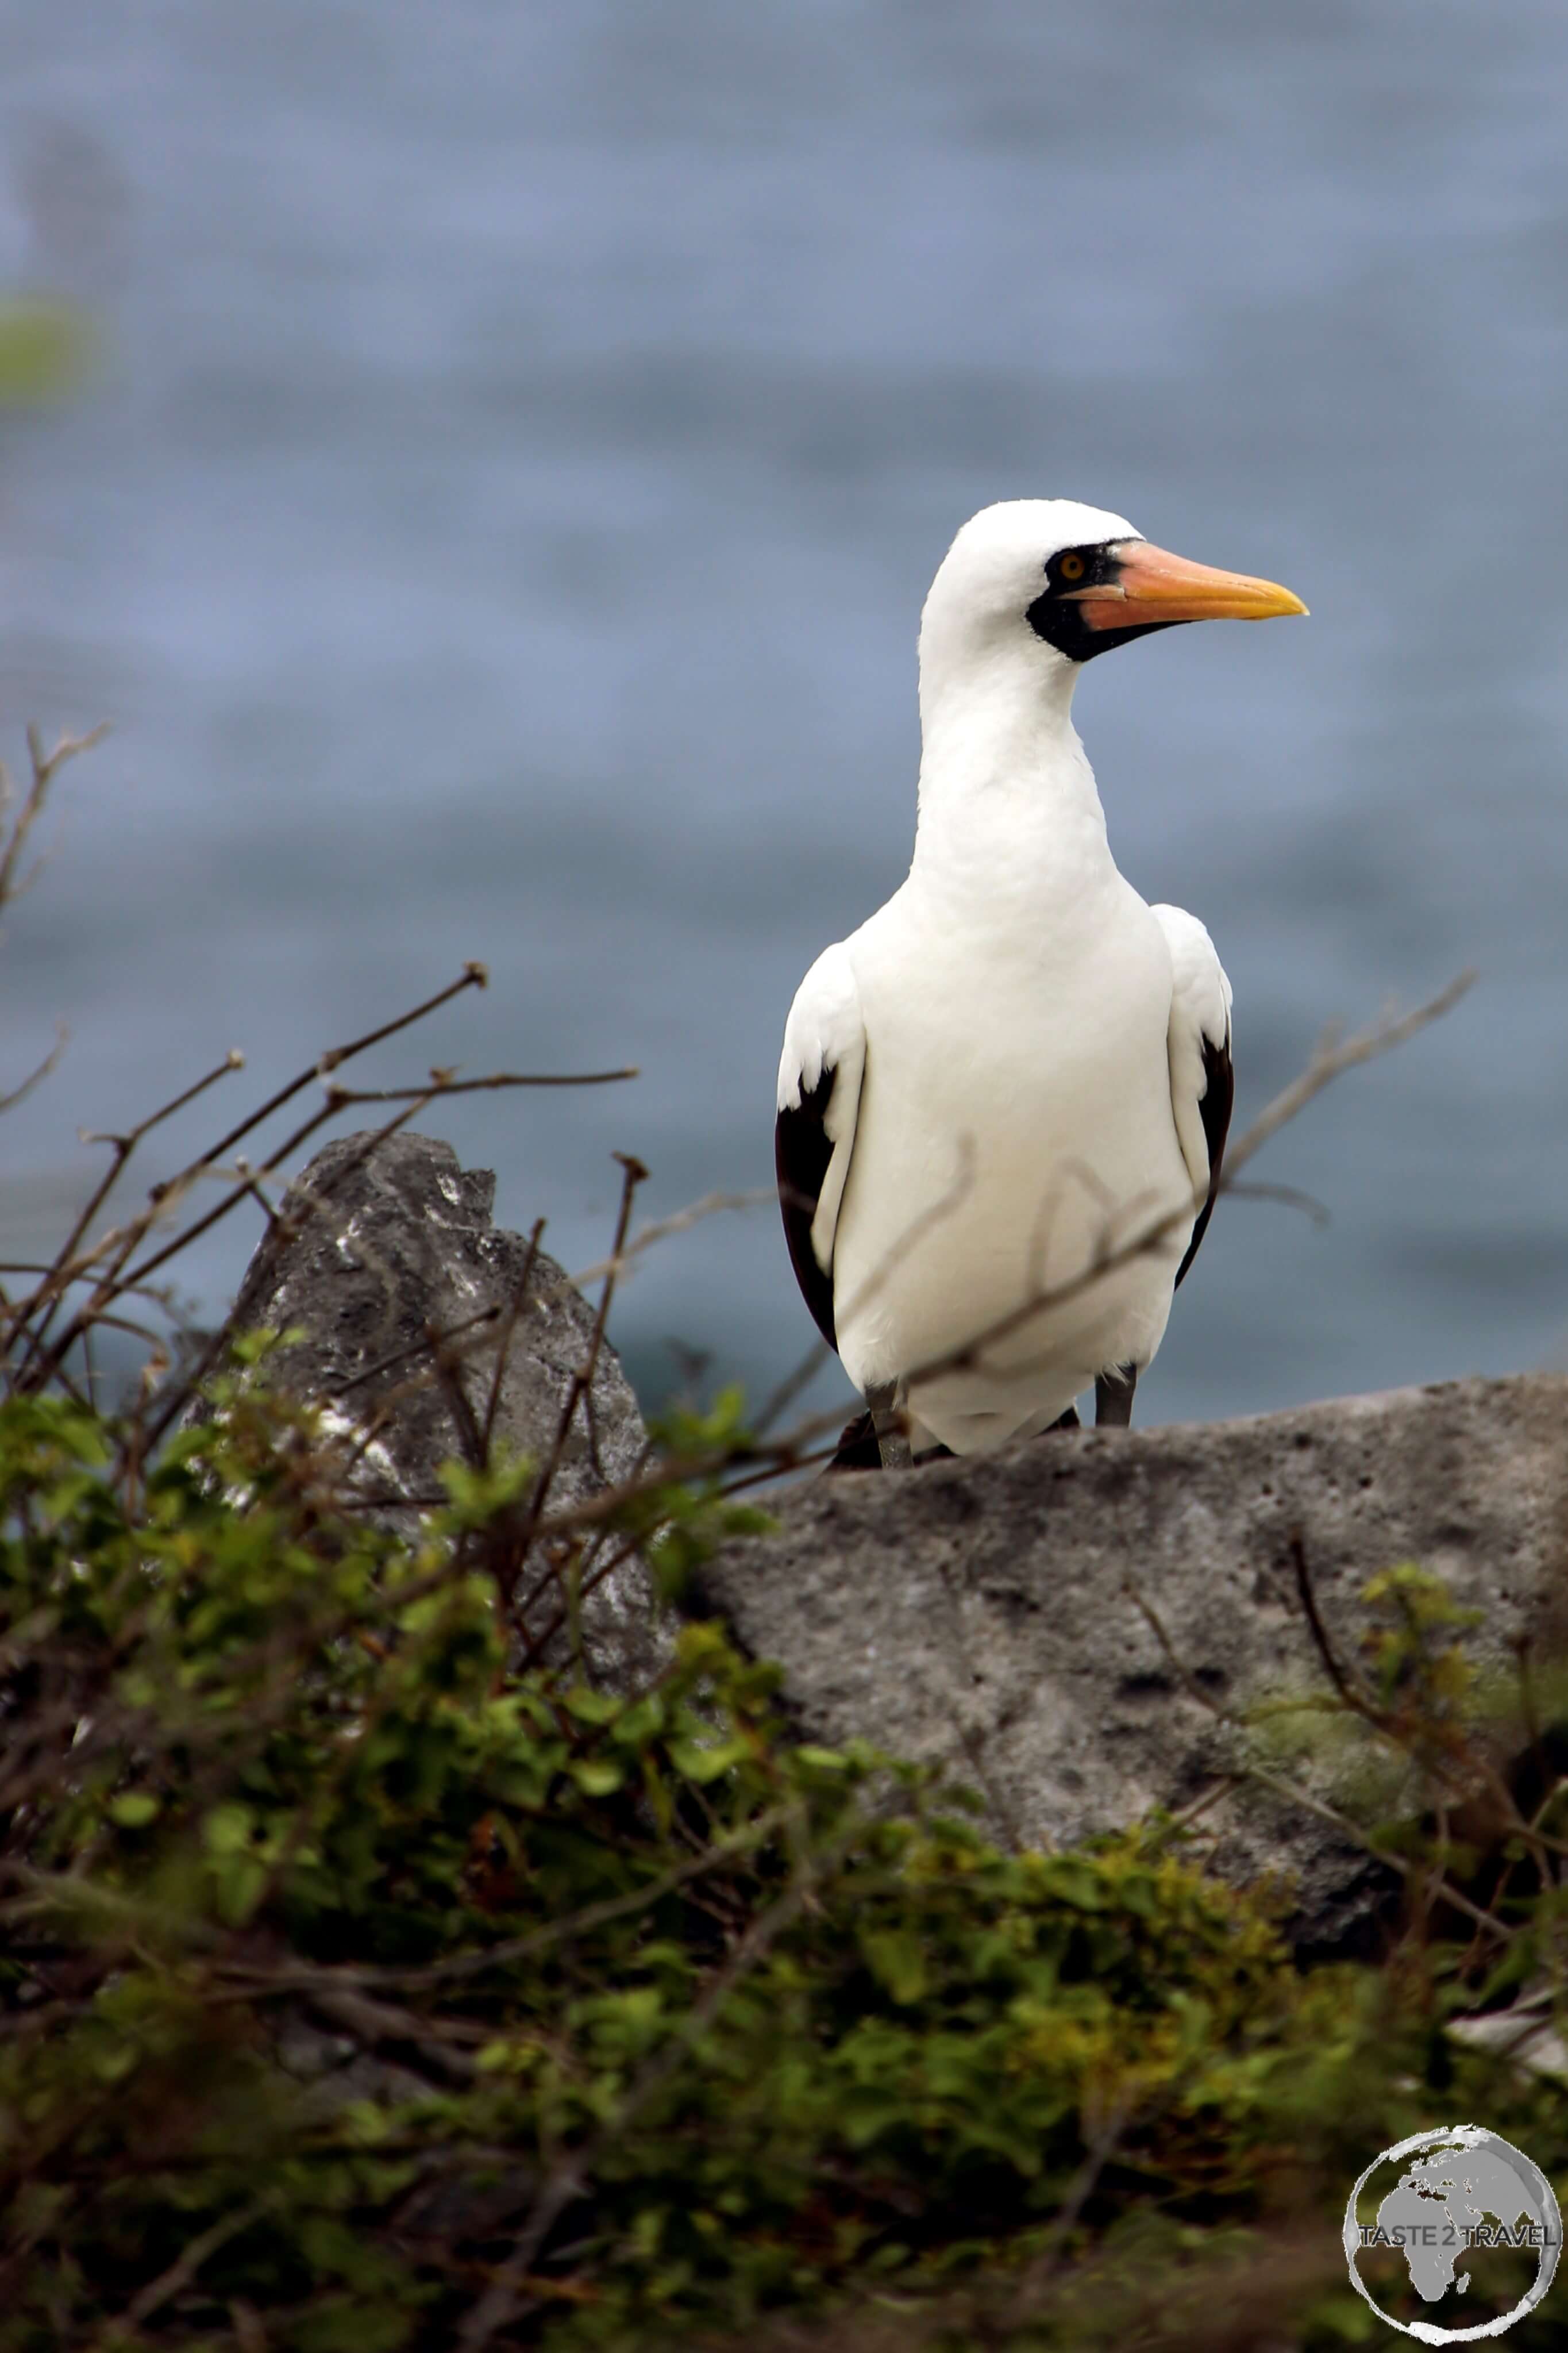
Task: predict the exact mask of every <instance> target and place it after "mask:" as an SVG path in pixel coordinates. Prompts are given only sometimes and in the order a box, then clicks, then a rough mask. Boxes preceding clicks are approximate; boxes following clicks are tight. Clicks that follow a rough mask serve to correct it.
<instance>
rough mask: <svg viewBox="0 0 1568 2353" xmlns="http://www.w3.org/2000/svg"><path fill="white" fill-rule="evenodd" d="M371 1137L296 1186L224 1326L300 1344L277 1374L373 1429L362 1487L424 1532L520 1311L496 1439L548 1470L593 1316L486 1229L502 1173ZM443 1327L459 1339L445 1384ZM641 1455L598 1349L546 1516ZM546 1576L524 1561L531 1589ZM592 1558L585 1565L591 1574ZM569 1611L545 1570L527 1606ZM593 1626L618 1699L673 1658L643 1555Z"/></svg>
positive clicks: (639, 1425) (332, 1148) (409, 1143)
mask: <svg viewBox="0 0 1568 2353" xmlns="http://www.w3.org/2000/svg"><path fill="white" fill-rule="evenodd" d="M372 1144H373V1138H372V1137H370V1136H368V1135H363V1134H362V1135H348V1136H344V1137H342V1139H341V1140H340V1141H339V1142H337V1143H335V1144H330V1145H327V1147H326V1149H325V1150H324V1151H322V1152H320V1153H318V1154H317V1155H316V1157H315V1158H314V1159H313V1160H312V1161H311V1162H310V1166H309V1167H308V1168H306V1169H305V1171H304V1172H303V1174H302V1175H301V1176H300V1177H298V1178H297V1179H296V1181H295V1183H294V1184H293V1185H292V1186H291V1187H289V1192H288V1193H287V1194H286V1195H285V1197H284V1199H283V1202H282V1204H281V1209H280V1222H279V1226H278V1227H277V1228H276V1229H274V1230H273V1231H272V1232H271V1233H269V1234H268V1237H267V1238H266V1239H265V1240H263V1242H262V1243H261V1246H260V1247H259V1249H258V1250H257V1253H256V1255H255V1257H254V1259H253V1260H252V1261H251V1263H250V1266H249V1268H248V1269H247V1273H246V1277H245V1282H244V1283H243V1285H242V1287H241V1290H240V1293H239V1297H238V1300H237V1303H236V1305H235V1309H234V1313H233V1314H232V1315H231V1317H230V1318H229V1329H230V1330H231V1331H234V1332H246V1331H253V1330H256V1329H258V1328H265V1329H269V1330H272V1331H279V1332H286V1331H290V1330H293V1329H296V1328H298V1329H299V1330H300V1331H302V1332H303V1333H304V1335H305V1337H304V1339H303V1340H301V1341H300V1342H298V1343H297V1344H296V1345H292V1346H290V1347H289V1348H287V1349H283V1350H281V1351H279V1353H278V1354H277V1355H276V1356H273V1357H272V1358H270V1359H269V1363H268V1373H269V1377H271V1378H272V1379H274V1380H276V1381H277V1382H278V1383H279V1385H280V1386H281V1387H283V1388H287V1389H289V1390H290V1391H291V1392H292V1393H293V1394H294V1395H296V1396H300V1397H306V1398H314V1399H317V1400H319V1401H321V1403H322V1404H323V1405H324V1406H325V1407H326V1409H327V1410H328V1413H329V1415H330V1416H331V1417H332V1418H333V1419H334V1420H336V1421H337V1422H338V1424H339V1425H340V1426H341V1427H342V1428H343V1429H345V1430H352V1431H353V1432H354V1433H355V1434H356V1435H362V1434H363V1433H366V1432H368V1431H371V1430H373V1429H374V1434H373V1435H371V1436H370V1437H369V1440H368V1443H367V1444H366V1445H365V1447H364V1451H363V1455H362V1457H361V1458H360V1461H359V1463H358V1466H357V1468H356V1470H355V1472H354V1473H353V1478H354V1481H355V1482H356V1485H357V1490H358V1493H360V1495H361V1496H362V1497H363V1500H364V1501H365V1502H366V1503H367V1504H374V1505H375V1506H377V1507H378V1508H380V1509H381V1510H383V1511H384V1513H385V1514H386V1515H387V1517H388V1518H389V1519H391V1520H392V1521H393V1522H394V1523H395V1524H402V1525H411V1524H412V1522H413V1520H414V1518H415V1516H416V1514H417V1512H418V1510H419V1508H420V1507H421V1506H422V1505H424V1504H428V1503H429V1502H430V1501H432V1500H437V1501H439V1500H441V1489H440V1482H439V1476H438V1474H439V1471H440V1466H441V1464H442V1463H443V1462H446V1461H451V1460H453V1459H454V1458H457V1459H459V1460H460V1459H463V1458H465V1457H472V1455H473V1454H474V1452H475V1451H476V1449H475V1434H476V1431H479V1432H482V1430H483V1428H484V1424H485V1420H486V1415H487V1411H488V1408H489V1397H490V1388H491V1383H492V1381H493V1379H494V1376H495V1367H496V1360H497V1356H498V1353H499V1352H500V1346H501V1343H502V1335H503V1333H504V1332H505V1331H506V1325H507V1323H508V1320H509V1318H510V1315H511V1311H512V1310H513V1308H514V1306H515V1307H516V1310H517V1312H516V1317H515V1322H513V1323H512V1324H511V1328H510V1334H509V1335H507V1337H508V1345H507V1349H506V1362H505V1367H504V1370H503V1372H502V1375H501V1380H500V1391H499V1394H498V1397H497V1400H496V1411H495V1417H494V1424H493V1429H494V1435H495V1437H496V1438H497V1439H498V1440H501V1441H503V1442H504V1443H505V1444H507V1445H509V1446H510V1447H511V1448H513V1449H515V1450H517V1451H521V1452H522V1453H525V1454H527V1455H528V1456H529V1457H530V1458H531V1460H532V1461H535V1462H543V1461H546V1460H548V1458H549V1457H550V1455H551V1452H552V1449H553V1447H554V1444H555V1440H556V1433H557V1430H558V1429H559V1426H560V1423H561V1419H562V1416H563V1412H564V1409H565V1405H566V1400H567V1396H568V1393H569V1390H570V1387H571V1382H572V1377H573V1374H574V1371H575V1370H576V1368H577V1367H578V1366H580V1365H581V1364H582V1363H583V1362H584V1358H585V1355H586V1351H587V1348H588V1345H589V1340H590V1335H591V1334H592V1331H593V1324H594V1311H593V1309H592V1308H591V1307H590V1306H589V1304H588V1303H587V1301H586V1300H585V1299H584V1297H583V1294H582V1293H581V1292H579V1291H578V1290H577V1289H576V1288H575V1287H574V1284H573V1283H572V1282H571V1281H570V1280H569V1278H568V1277H567V1276H566V1275H565V1274H564V1273H563V1270H562V1269H561V1268H560V1267H559V1266H557V1264H556V1263H555V1261H554V1260H553V1259H552V1258H548V1257H546V1256H545V1254H544V1253H543V1252H542V1251H537V1252H535V1253H534V1255H533V1260H532V1263H531V1266H530V1263H529V1246H528V1244H527V1243H526V1242H525V1241H524V1240H522V1239H521V1237H520V1236H519V1235H517V1234H511V1233H507V1232H505V1231H502V1230H498V1229H497V1228H496V1227H494V1226H493V1225H492V1224H491V1223H490V1208H491V1204H492V1202H493V1200H494V1198H495V1178H494V1176H491V1175H490V1174H489V1172H488V1171H486V1170H482V1169H468V1170H465V1169H463V1168H461V1167H459V1166H458V1156H457V1155H456V1153H455V1152H454V1151H453V1150H452V1147H451V1145H448V1144H442V1143H440V1142H438V1141H437V1139H436V1138H434V1137H432V1136H425V1135H410V1134H399V1135H395V1136H390V1137H387V1138H385V1139H384V1140H383V1141H382V1142H380V1143H376V1144H374V1149H371V1148H370V1147H371V1146H372ZM525 1271H526V1272H527V1276H528V1281H527V1288H526V1293H523V1291H522V1288H521V1286H522V1282H523V1276H524V1273H525ZM487 1317H488V1318H489V1320H488V1321H484V1320H478V1319H485V1318H487ZM464 1327H467V1328H466V1329H465V1328H464ZM433 1330H434V1331H436V1332H438V1333H441V1334H444V1335H449V1346H448V1348H447V1351H446V1353H447V1357H448V1366H447V1370H446V1371H445V1372H444V1373H442V1374H439V1375H437V1373H436V1370H435V1367H434V1364H433V1352H432V1350H431V1347H430V1345H429V1335H430V1334H431V1332H432V1331H433ZM383 1412H384V1416H385V1419H384V1421H382V1422H381V1426H380V1427H375V1426H374V1425H375V1424H376V1423H377V1421H378V1419H379V1418H380V1417H381V1416H382V1414H383ZM646 1453H647V1431H646V1430H645V1429H644V1427H643V1420H642V1416H641V1414H640V1413H639V1411H638V1409H637V1399H636V1398H635V1397H634V1396H633V1394H632V1390H631V1388H630V1385H629V1384H628V1382H627V1380H626V1376H625V1374H624V1373H623V1372H622V1371H621V1367H620V1365H619V1362H618V1360H617V1359H616V1355H615V1352H614V1350H613V1349H612V1348H611V1347H610V1346H609V1345H607V1344H605V1345H603V1346H602V1347H601V1349H600V1352H599V1358H598V1365H597V1369H596V1371H595V1376H594V1380H593V1383H592V1386H591V1388H589V1390H588V1392H587V1395H586V1397H585V1398H583V1399H582V1400H581V1401H580V1403H579V1405H578V1407H577V1409H576V1412H575V1414H574V1419H573V1423H572V1427H571V1430H570V1434H569V1436H568V1438H567V1440H566V1444H565V1447H564V1449H563V1452H562V1456H561V1461H560V1467H559V1469H558V1471H557V1472H556V1473H555V1476H554V1478H553V1480H552V1484H551V1489H550V1502H551V1506H552V1509H557V1510H559V1509H560V1508H562V1507H563V1505H566V1504H572V1503H576V1502H579V1501H581V1500H583V1499H584V1498H585V1497H587V1496H590V1495H592V1494H594V1493H598V1492H600V1491H601V1490H603V1489H604V1488H605V1486H606V1485H610V1484H613V1483H615V1482H618V1481H620V1480H622V1479H625V1478H627V1477H629V1476H631V1475H632V1473H633V1472H636V1471H637V1469H638V1468H639V1466H640V1465H641V1463H642V1462H643V1461H644V1459H645V1457H646ZM548 1567H549V1564H547V1563H542V1562H541V1561H540V1560H538V1559H537V1558H535V1559H533V1560H531V1562H530V1564H529V1567H528V1569H527V1570H526V1572H525V1576H524V1578H523V1580H522V1587H521V1588H520V1589H526V1588H528V1587H529V1586H531V1584H532V1583H533V1582H534V1581H536V1580H537V1578H538V1577H540V1576H541V1575H542V1574H543V1573H544V1572H546V1571H547V1569H548ZM593 1567H594V1562H593V1559H592V1557H591V1556H590V1557H589V1558H588V1559H587V1560H586V1562H585V1563H584V1574H585V1576H591V1575H592V1573H593ZM561 1616H562V1593H561V1588H560V1586H559V1585H558V1584H557V1583H556V1582H555V1581H554V1580H553V1579H552V1578H551V1579H548V1580H547V1583H546V1589H545V1590H544V1591H543V1592H542V1594H541V1595H540V1597H539V1599H538V1600H537V1601H536V1603H535V1604H534V1606H533V1608H532V1609H531V1611H530V1613H529V1615H528V1619H527V1624H528V1628H529V1630H530V1633H531V1634H532V1635H543V1634H544V1633H545V1631H546V1630H547V1629H548V1628H549V1627H550V1626H551V1624H552V1621H554V1620H558V1619H560V1617H561ZM581 1626H582V1637H583V1651H584V1662H585V1664H586V1666H587V1668H588V1670H589V1672H590V1674H591V1676H592V1679H593V1680H594V1681H595V1683H600V1684H601V1685H603V1686H604V1687H605V1688H606V1689H610V1690H617V1691H631V1690H634V1689H640V1688H641V1687H642V1685H643V1684H644V1683H646V1682H647V1679H648V1677H649V1676H650V1675H651V1674H653V1673H656V1672H658V1669H659V1668H660V1667H661V1666H662V1665H663V1664H664V1662H665V1661H666V1660H667V1658H668V1651H669V1644H668V1631H667V1630H666V1629H665V1628H664V1627H663V1625H662V1623H661V1619H660V1612H659V1609H658V1603H657V1599H656V1597H655V1594H654V1590H653V1585H652V1580H651V1578H650V1577H649V1576H648V1573H647V1568H646V1567H645V1566H644V1564H643V1563H642V1561H641V1560H640V1559H638V1558H636V1557H633V1558H632V1559H630V1560H628V1561H626V1563H625V1564H623V1565H622V1566H620V1567H616V1568H615V1569H614V1570H613V1571H611V1573H610V1574H609V1575H608V1576H607V1577H605V1578H604V1580H603V1581H602V1582H601V1583H600V1584H598V1585H597V1586H596V1587H595V1588H593V1589H592V1590H590V1591H588V1592H586V1593H585V1594H584V1599H583V1603H582V1612H581ZM565 1642H566V1636H565V1634H564V1631H563V1630H560V1629H557V1630H556V1631H555V1632H553V1633H552V1634H551V1635H550V1636H549V1639H548V1641H546V1642H545V1643H544V1644H543V1647H542V1651H541V1655H542V1656H543V1657H545V1658H548V1659H551V1660H557V1659H559V1658H561V1657H562V1656H563V1655H564V1649H565Z"/></svg>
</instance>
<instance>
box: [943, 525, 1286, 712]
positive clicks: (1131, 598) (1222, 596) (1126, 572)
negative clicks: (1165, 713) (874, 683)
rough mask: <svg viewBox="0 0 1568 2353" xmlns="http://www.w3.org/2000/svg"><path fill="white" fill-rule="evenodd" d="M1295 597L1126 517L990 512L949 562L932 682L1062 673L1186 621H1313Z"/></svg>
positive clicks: (964, 535) (1066, 678)
mask: <svg viewBox="0 0 1568 2353" xmlns="http://www.w3.org/2000/svg"><path fill="white" fill-rule="evenodd" d="M1306 609H1307V607H1305V605H1303V604H1302V602H1301V600H1300V597H1299V596H1292V595H1291V593H1290V591H1289V588H1281V587H1279V586H1277V584H1276V583H1275V582H1274V581H1272V580H1254V579H1250V578H1249V577H1248V576H1247V575H1246V574H1245V573H1240V572H1219V571H1216V570H1215V568H1214V567H1213V566H1212V565H1207V564H1190V563H1189V562H1188V561H1187V560H1186V558H1185V557H1184V556H1180V555H1172V554H1168V553H1167V551H1166V550H1165V549H1164V548H1161V547H1152V546H1151V545H1150V543H1149V542H1148V541H1147V540H1146V539H1144V538H1142V536H1141V535H1140V533H1137V532H1136V531H1134V529H1133V528H1132V525H1131V523H1130V522H1126V521H1125V520H1124V518H1123V517H1122V516H1121V515H1115V514H1107V513H1106V512H1104V510H1103V509H1102V508H1100V507H1086V506H1080V505H1079V503H1078V501H1076V500H1073V499H1006V500H1004V501H1002V502H1001V503H1000V504H999V505H997V506H993V507H983V508H982V509H981V511H980V512H979V513H978V514H977V515H973V516H972V517H971V518H970V520H969V522H966V523H965V524H964V526H963V530H962V531H961V532H960V533H959V534H958V537H957V538H956V539H955V540H954V541H953V543H952V546H951V547H950V548H949V549H948V552H947V554H946V555H945V556H944V557H943V558H942V565H941V568H940V570H939V571H938V573H937V575H936V578H935V579H934V580H933V581H932V583H931V594H930V596H928V597H927V598H926V604H925V611H924V613H923V615H922V616H921V670H922V674H925V673H927V672H929V671H930V670H932V669H933V668H935V669H938V670H942V671H943V672H945V673H948V674H951V673H952V672H953V671H954V670H959V671H964V672H972V671H973V670H974V669H976V668H978V669H982V670H984V669H989V668H990V667H991V666H993V665H994V664H1000V663H1004V662H1005V663H1007V664H1008V665H1009V666H1011V663H1012V662H1013V661H1015V660H1016V659H1018V658H1019V657H1020V656H1021V655H1026V656H1027V657H1028V658H1029V659H1030V660H1031V662H1032V663H1033V664H1034V665H1035V666H1037V667H1038V666H1041V665H1043V666H1045V667H1046V668H1047V669H1050V670H1057V671H1058V672H1059V673H1060V674H1061V682H1062V683H1063V684H1064V685H1068V684H1069V683H1070V681H1071V680H1072V679H1073V678H1076V676H1077V674H1078V671H1079V669H1080V668H1081V666H1082V665H1083V663H1085V662H1086V661H1089V660H1090V659H1092V658H1093V656H1094V655H1096V654H1102V653H1105V652H1107V651H1108V650H1109V649H1110V647H1112V646H1124V645H1126V644H1127V643H1128V642H1129V641H1130V639H1131V638H1142V637H1146V636H1147V635H1148V633H1149V631H1150V630H1151V629H1168V628H1172V627H1173V625H1174V624H1175V623H1176V622H1178V621H1217V620H1234V621H1266V620H1268V619H1269V618H1270V617H1271V616H1273V615H1275V614H1280V613H1304V612H1305V611H1306Z"/></svg>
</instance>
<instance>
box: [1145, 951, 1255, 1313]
mask: <svg viewBox="0 0 1568 2353" xmlns="http://www.w3.org/2000/svg"><path fill="white" fill-rule="evenodd" d="M1153 913H1154V915H1155V918H1156V919H1157V921H1158V923H1159V925H1160V928H1161V930H1162V931H1163V933H1164V934H1165V938H1166V941H1167V943H1168V944H1169V946H1170V950H1171V970H1172V977H1173V988H1172V991H1171V1029H1170V1057H1171V1109H1172V1111H1173V1113H1175V1120H1176V1134H1177V1136H1178V1138H1179V1139H1180V1142H1181V1146H1182V1156H1183V1158H1184V1160H1185V1162H1186V1164H1187V1170H1188V1173H1189V1175H1190V1176H1191V1177H1192V1180H1193V1194H1194V1198H1197V1196H1198V1195H1200V1194H1201V1195H1202V1196H1203V1207H1202V1208H1201V1209H1200V1210H1199V1211H1198V1215H1197V1222H1196V1223H1195V1224H1194V1228H1193V1238H1192V1240H1191V1241H1190V1242H1189V1243H1188V1244H1187V1249H1186V1255H1185V1257H1184V1259H1183V1261H1182V1263H1181V1265H1180V1266H1179V1267H1178V1268H1177V1270H1176V1281H1177V1282H1178V1283H1179V1282H1181V1280H1182V1277H1183V1276H1184V1274H1185V1273H1186V1271H1187V1269H1188V1267H1190V1266H1191V1264H1192V1262H1193V1261H1194V1258H1195V1257H1196V1255H1197V1249H1198V1244H1199V1243H1200V1242H1201V1241H1202V1240H1203V1238H1204V1235H1205V1231H1206V1230H1207V1227H1208V1221H1209V1216H1210V1213H1211V1211H1212V1210H1213V1208H1214V1204H1215V1194H1216V1193H1217V1192H1218V1190H1219V1173H1220V1164H1221V1162H1222V1161H1223V1159H1224V1157H1225V1139H1226V1131H1227V1130H1228V1128H1229V1126H1230V1109H1231V1103H1232V1102H1233V1100H1234V1098H1235V1093H1236V1079H1235V1074H1234V1072H1233V1071H1232V1068H1231V1060H1230V983H1229V981H1228V980H1226V976H1225V969H1224V966H1223V965H1221V963H1220V960H1219V958H1218V956H1217V955H1215V945H1214V942H1213V941H1212V940H1211V939H1210V937H1209V935H1208V934H1207V932H1205V929H1204V927H1203V925H1202V924H1201V923H1199V921H1198V919H1197V917H1196V916H1195V915H1189V914H1187V913H1185V912H1184V910H1183V909H1182V908H1180V907H1156V908H1155V909H1154V910H1153Z"/></svg>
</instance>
